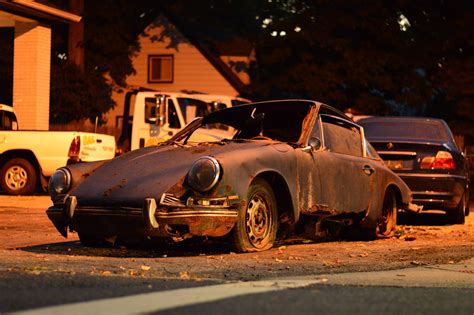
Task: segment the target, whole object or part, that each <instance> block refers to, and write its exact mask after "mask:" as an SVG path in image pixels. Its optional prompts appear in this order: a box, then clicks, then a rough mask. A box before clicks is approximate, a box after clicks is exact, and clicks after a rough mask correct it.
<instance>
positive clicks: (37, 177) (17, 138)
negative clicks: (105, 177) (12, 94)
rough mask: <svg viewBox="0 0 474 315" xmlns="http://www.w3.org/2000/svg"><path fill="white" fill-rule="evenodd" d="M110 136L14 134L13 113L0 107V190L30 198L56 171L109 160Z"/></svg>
mask: <svg viewBox="0 0 474 315" xmlns="http://www.w3.org/2000/svg"><path fill="white" fill-rule="evenodd" d="M114 156H115V139H114V137H113V136H109V135H103V134H97V133H88V132H78V131H34V130H31V131H30V130H24V131H23V130H18V123H17V120H16V116H15V113H14V111H13V109H12V107H10V106H6V105H1V104H0V186H1V188H2V190H3V191H4V193H7V194H10V195H24V194H31V193H33V192H34V191H35V189H36V188H37V186H38V185H39V184H41V186H42V187H43V188H44V187H46V186H47V178H48V177H50V176H51V174H52V173H53V172H54V171H55V170H56V169H57V168H59V167H61V166H66V165H67V164H70V163H76V162H91V161H98V160H106V159H111V158H113V157H114Z"/></svg>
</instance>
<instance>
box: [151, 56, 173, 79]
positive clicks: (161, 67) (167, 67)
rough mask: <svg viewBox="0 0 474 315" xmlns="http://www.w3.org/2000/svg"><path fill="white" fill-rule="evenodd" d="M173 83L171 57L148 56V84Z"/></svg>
mask: <svg viewBox="0 0 474 315" xmlns="http://www.w3.org/2000/svg"><path fill="white" fill-rule="evenodd" d="M172 82H173V55H149V56H148V83H172Z"/></svg>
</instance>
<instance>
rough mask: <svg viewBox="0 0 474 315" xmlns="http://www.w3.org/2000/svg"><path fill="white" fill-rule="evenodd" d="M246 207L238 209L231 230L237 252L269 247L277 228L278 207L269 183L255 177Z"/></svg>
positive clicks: (271, 244) (255, 250)
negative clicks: (238, 211)
mask: <svg viewBox="0 0 474 315" xmlns="http://www.w3.org/2000/svg"><path fill="white" fill-rule="evenodd" d="M247 200H248V201H247V207H246V209H245V211H240V213H239V219H238V221H237V224H236V226H235V228H234V231H233V240H234V244H235V247H236V249H237V251H239V252H257V251H263V250H267V249H269V248H271V247H272V246H273V243H274V242H275V239H276V233H277V229H278V215H277V214H278V209H277V203H276V199H275V195H274V193H273V190H272V189H271V187H270V185H268V183H267V182H266V181H264V180H262V179H256V180H255V181H254V182H253V183H252V184H251V185H250V187H249V189H248V193H247Z"/></svg>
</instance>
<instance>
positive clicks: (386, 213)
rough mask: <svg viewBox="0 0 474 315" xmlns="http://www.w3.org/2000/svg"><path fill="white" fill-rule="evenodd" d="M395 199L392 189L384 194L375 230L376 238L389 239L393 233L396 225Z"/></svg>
mask: <svg viewBox="0 0 474 315" xmlns="http://www.w3.org/2000/svg"><path fill="white" fill-rule="evenodd" d="M397 212H398V206H397V197H396V196H395V193H394V191H393V190H392V189H390V190H388V191H387V192H386V193H385V197H384V198H383V204H382V213H381V216H380V218H378V220H377V227H376V229H375V235H376V237H390V236H392V235H393V233H394V232H395V226H396V225H397Z"/></svg>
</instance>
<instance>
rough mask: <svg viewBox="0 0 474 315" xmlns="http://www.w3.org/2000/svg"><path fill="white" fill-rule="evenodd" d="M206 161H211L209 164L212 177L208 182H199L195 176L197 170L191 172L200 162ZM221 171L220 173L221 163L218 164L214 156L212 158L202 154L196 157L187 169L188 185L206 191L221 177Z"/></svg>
mask: <svg viewBox="0 0 474 315" xmlns="http://www.w3.org/2000/svg"><path fill="white" fill-rule="evenodd" d="M208 162H211V163H210V165H212V166H213V169H214V175H213V178H212V180H211V181H210V182H209V183H199V180H198V179H197V178H196V177H197V176H196V175H197V173H198V172H197V171H196V172H193V171H195V170H196V168H199V167H200V166H201V165H202V163H208ZM221 173H222V168H221V165H220V164H219V162H217V160H216V159H215V158H213V157H212V156H203V157H200V158H199V159H197V160H196V161H195V162H194V163H193V164H192V165H191V168H190V169H189V172H188V180H187V182H188V184H189V186H191V188H192V189H194V190H196V191H199V192H202V193H204V192H208V191H209V190H211V189H212V188H214V186H215V185H216V184H217V182H218V181H219V178H220V177H221Z"/></svg>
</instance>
